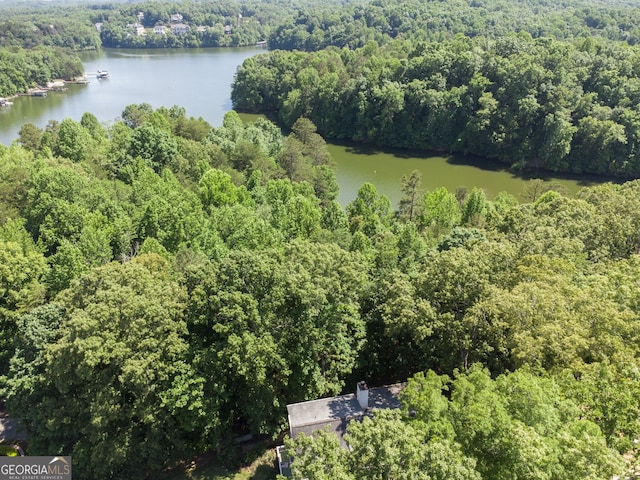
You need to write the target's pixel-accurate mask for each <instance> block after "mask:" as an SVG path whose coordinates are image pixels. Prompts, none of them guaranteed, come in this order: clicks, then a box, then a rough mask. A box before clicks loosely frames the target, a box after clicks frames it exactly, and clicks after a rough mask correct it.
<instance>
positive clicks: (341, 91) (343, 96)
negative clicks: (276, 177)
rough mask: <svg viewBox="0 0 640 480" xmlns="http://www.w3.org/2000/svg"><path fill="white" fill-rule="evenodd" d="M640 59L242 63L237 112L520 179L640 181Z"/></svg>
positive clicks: (379, 56)
mask: <svg viewBox="0 0 640 480" xmlns="http://www.w3.org/2000/svg"><path fill="white" fill-rule="evenodd" d="M639 58H640V49H639V48H638V47H630V46H627V45H622V44H607V43H598V42H595V41H593V40H591V39H588V40H581V41H579V42H577V43H575V44H569V43H563V42H559V41H556V40H552V39H550V38H541V39H532V38H531V37H530V36H527V35H508V36H505V37H503V38H500V39H497V40H489V39H487V38H485V37H478V38H475V39H470V38H468V37H456V38H454V39H452V40H447V41H443V42H440V43H437V44H433V43H432V44H429V43H425V42H423V41H417V40H406V41H396V42H395V43H392V44H389V45H387V46H385V47H380V48H379V47H377V46H376V45H375V44H373V43H371V44H369V45H367V46H365V47H363V48H361V49H358V50H355V51H353V50H350V49H346V48H345V49H342V50H338V49H327V50H323V51H321V52H316V53H301V52H282V51H274V52H271V53H268V54H264V55H261V56H256V57H253V58H250V59H248V60H246V61H245V62H244V64H243V66H242V67H241V68H240V69H239V71H238V74H237V77H236V81H235V83H234V85H233V93H232V98H233V101H234V104H235V106H236V107H237V108H239V109H241V110H247V111H272V112H277V115H278V116H279V119H280V120H281V121H282V122H283V123H284V124H285V125H291V124H292V123H293V122H294V121H295V119H297V118H298V117H299V116H306V117H308V118H310V119H311V120H312V121H313V122H314V123H315V124H316V125H317V126H318V131H319V132H320V133H321V134H323V135H325V136H328V137H331V138H337V139H349V140H354V141H358V142H368V143H376V144H378V145H386V146H394V147H405V148H421V149H434V150H443V151H449V152H462V153H471V154H475V155H480V156H483V157H495V158H497V159H500V160H502V161H504V162H508V163H509V164H511V165H513V167H514V168H543V169H548V170H553V171H558V172H573V173H591V174H599V175H611V176H616V177H621V178H635V177H636V176H638V175H640V157H639V156H638V151H640V150H639V148H638V147H639V144H638V139H639V138H640V123H639V122H638V118H640V117H639V116H638V115H639V114H638V108H637V106H638V104H640V98H639V97H638V95H637V88H636V87H637V85H638V75H639V74H640V71H638V65H640V63H639V62H638V59H639Z"/></svg>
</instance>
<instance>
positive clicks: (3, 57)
mask: <svg viewBox="0 0 640 480" xmlns="http://www.w3.org/2000/svg"><path fill="white" fill-rule="evenodd" d="M83 72H84V68H83V67H82V62H81V61H80V59H79V58H78V57H77V56H76V55H74V54H73V53H71V52H69V51H67V50H64V49H62V48H55V47H37V48H35V49H32V50H25V49H22V48H17V47H16V48H11V49H0V97H6V96H10V95H15V94H16V93H18V92H24V91H26V90H27V89H28V88H31V87H35V86H37V85H46V83H47V82H49V81H51V80H53V79H56V78H64V79H72V78H75V77H77V76H79V75H81V74H82V73H83Z"/></svg>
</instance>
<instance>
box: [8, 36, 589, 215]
mask: <svg viewBox="0 0 640 480" xmlns="http://www.w3.org/2000/svg"><path fill="white" fill-rule="evenodd" d="M263 52H264V49H260V48H222V49H179V50H170V49H169V50H161V49H158V50H153V49H152V50H101V51H99V52H88V53H85V54H83V62H84V67H85V71H86V72H87V74H88V78H89V79H90V80H91V82H90V83H89V84H88V85H71V86H69V89H68V90H67V91H65V92H59V93H58V92H56V93H52V94H50V95H49V96H48V97H45V98H35V97H20V98H16V99H15V102H14V105H13V106H11V107H6V108H1V109H0V143H3V144H5V145H9V144H10V143H11V142H12V141H13V140H15V139H16V138H17V137H18V131H19V130H20V126H21V125H22V124H24V123H27V122H29V123H34V124H35V125H37V126H39V127H41V128H44V127H45V126H46V124H47V122H48V121H49V120H57V121H61V120H63V119H64V118H67V117H69V118H72V119H74V120H80V118H81V117H82V114H83V113H84V112H91V113H93V114H94V115H96V117H97V118H98V120H100V121H101V122H105V123H107V124H108V123H111V122H113V121H114V120H115V119H116V118H118V117H119V115H120V114H121V112H122V111H123V109H124V108H125V107H126V106H127V105H129V104H131V103H142V102H147V103H149V104H151V105H152V106H153V107H154V108H158V107H160V106H167V107H170V106H172V105H180V106H182V107H184V108H185V109H186V112H187V115H189V116H195V117H200V116H201V117H203V118H204V119H205V120H207V121H208V122H209V123H210V124H211V125H213V126H220V125H221V124H222V119H223V117H224V114H225V113H226V112H228V111H229V110H230V109H231V108H232V105H231V99H230V94H231V82H232V81H233V77H234V75H235V72H236V69H237V67H238V66H239V65H240V64H241V63H242V62H243V61H244V60H245V59H246V58H248V57H251V56H253V55H256V54H258V53H263ZM97 70H108V71H109V72H110V73H111V76H110V78H109V79H108V80H98V79H96V78H95V72H96V71H97ZM92 73H93V76H92ZM243 118H245V119H246V120H252V119H255V118H256V116H255V115H243ZM329 150H330V152H331V154H332V156H333V158H334V159H335V160H336V164H337V179H338V184H339V185H340V197H339V201H340V203H341V204H342V205H346V204H347V203H349V202H350V201H352V200H353V199H354V198H355V196H356V194H357V192H358V189H359V188H360V186H361V185H362V184H363V183H364V182H372V183H373V184H375V185H376V187H377V188H378V190H379V192H380V193H384V194H385V195H387V196H388V197H389V198H390V200H391V201H392V202H393V204H394V206H395V205H397V203H398V201H399V200H400V197H401V190H400V185H401V179H402V176H403V175H407V176H408V175H410V174H411V172H412V171H413V170H416V169H417V170H419V171H420V172H421V173H422V187H423V189H425V190H429V189H435V188H438V187H440V186H445V187H447V188H448V189H449V190H450V191H452V192H455V190H456V189H457V188H459V187H466V188H467V189H469V190H470V189H471V188H473V187H481V188H483V189H485V191H486V192H487V195H488V196H489V197H493V196H495V195H496V194H497V193H498V192H501V191H506V192H509V193H511V194H513V195H515V196H516V197H518V198H519V199H521V200H525V199H526V198H524V196H523V192H524V187H525V184H526V181H527V179H526V178H522V177H518V176H516V175H514V174H512V173H510V172H509V171H506V170H504V169H502V166H500V165H498V166H496V165H493V164H489V163H487V162H473V161H471V159H470V158H457V157H442V156H438V155H431V154H422V153H408V152H402V151H392V150H389V151H376V150H363V149H360V148H358V147H357V146H348V145H337V144H329ZM547 181H549V182H555V183H559V184H560V185H562V186H563V187H564V188H565V189H566V190H567V191H568V192H569V193H575V192H576V191H577V190H578V189H579V188H580V187H581V186H584V185H589V184H590V183H591V182H593V180H591V181H586V180H578V179H568V178H548V179H547ZM596 181H597V180H596ZM601 181H602V180H601Z"/></svg>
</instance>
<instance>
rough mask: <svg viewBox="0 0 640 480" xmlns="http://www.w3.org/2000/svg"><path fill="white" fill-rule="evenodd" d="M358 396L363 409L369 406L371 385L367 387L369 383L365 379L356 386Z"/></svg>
mask: <svg viewBox="0 0 640 480" xmlns="http://www.w3.org/2000/svg"><path fill="white" fill-rule="evenodd" d="M356 397H357V398H358V403H359V404H360V408H362V409H363V410H366V409H367V408H369V387H367V384H366V382H365V381H364V380H363V381H361V382H358V385H357V387H356Z"/></svg>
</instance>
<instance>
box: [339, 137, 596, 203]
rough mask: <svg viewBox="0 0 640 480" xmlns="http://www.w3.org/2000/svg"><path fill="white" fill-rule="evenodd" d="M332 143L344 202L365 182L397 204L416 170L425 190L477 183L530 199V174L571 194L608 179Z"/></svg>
mask: <svg viewBox="0 0 640 480" xmlns="http://www.w3.org/2000/svg"><path fill="white" fill-rule="evenodd" d="M328 147H329V151H330V152H331V155H332V156H333V158H334V160H335V161H336V165H337V167H336V177H337V180H338V184H339V185H340V195H339V197H338V200H339V202H340V203H341V204H342V205H346V204H348V203H349V202H351V201H352V200H353V199H354V198H355V196H356V194H357V191H358V188H360V186H361V185H362V184H363V183H365V182H370V183H373V184H374V185H375V186H376V188H377V190H378V192H379V193H383V194H385V195H386V196H387V197H389V199H390V200H391V202H392V204H393V205H394V207H395V206H397V204H398V202H399V201H400V198H401V196H402V192H401V184H402V177H403V176H407V177H408V176H409V175H411V172H412V171H413V170H418V171H419V172H420V173H421V174H422V187H421V188H422V190H424V191H428V190H434V189H436V188H439V187H443V186H444V187H446V188H447V189H448V190H449V191H451V192H455V191H456V190H457V189H458V188H466V189H467V190H469V191H470V190H471V189H472V188H473V187H479V188H482V189H484V190H485V192H486V193H487V196H488V197H489V198H493V197H495V195H496V194H498V193H500V192H508V193H510V194H512V195H514V196H515V197H516V198H518V200H521V201H526V200H528V198H527V193H526V190H525V189H526V186H527V183H528V182H530V180H531V179H532V178H540V179H542V180H543V181H544V182H545V183H546V185H547V186H551V185H554V186H555V188H558V189H562V190H563V191H564V192H565V193H568V194H575V193H576V192H577V191H578V190H579V189H580V188H582V187H585V186H589V185H594V184H596V183H603V182H604V181H605V180H604V179H592V178H591V179H585V178H570V177H559V176H552V175H550V174H549V173H537V174H536V173H533V172H532V173H530V174H528V175H526V176H523V175H517V174H515V173H513V172H510V171H509V170H508V169H505V166H504V165H503V164H499V163H496V162H491V161H488V160H483V159H477V158H472V157H461V156H442V155H439V154H434V153H422V152H407V151H402V150H392V149H390V150H376V149H372V148H369V149H367V148H362V147H359V146H357V145H340V144H329V145H328Z"/></svg>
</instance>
